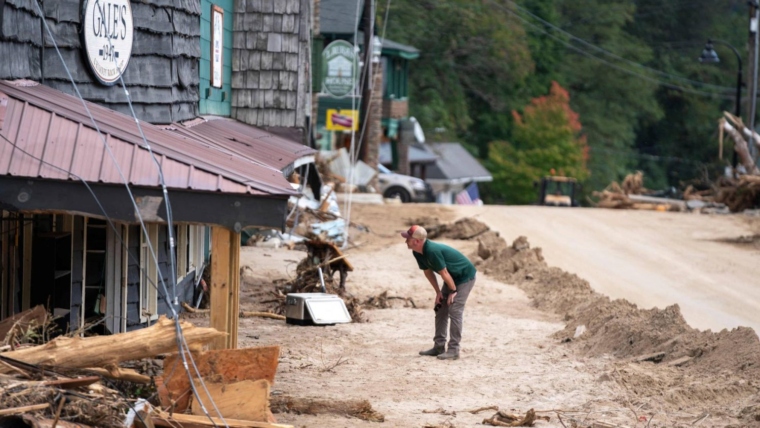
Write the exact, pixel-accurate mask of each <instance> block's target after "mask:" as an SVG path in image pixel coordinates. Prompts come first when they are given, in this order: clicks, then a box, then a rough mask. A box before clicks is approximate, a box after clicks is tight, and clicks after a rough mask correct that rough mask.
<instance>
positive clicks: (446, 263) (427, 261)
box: [412, 239, 477, 285]
mask: <svg viewBox="0 0 760 428" xmlns="http://www.w3.org/2000/svg"><path fill="white" fill-rule="evenodd" d="M412 254H414V258H415V259H417V265H418V266H419V267H420V269H422V270H427V269H431V270H432V271H433V272H440V271H441V270H443V268H446V269H447V270H448V271H449V274H450V275H451V278H452V279H453V280H454V284H455V285H459V284H464V283H465V282H467V281H469V280H471V279H473V278H475V272H477V271H476V270H475V266H474V265H473V264H472V263H471V262H470V260H469V259H468V258H467V257H465V256H464V254H462V253H460V252H459V251H457V250H455V249H453V248H451V247H449V246H448V245H444V244H439V243H438V242H433V241H431V240H429V239H428V240H426V241H425V244H424V245H423V246H422V254H420V253H418V252H416V251H412Z"/></svg>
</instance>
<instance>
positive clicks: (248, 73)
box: [232, 0, 310, 129]
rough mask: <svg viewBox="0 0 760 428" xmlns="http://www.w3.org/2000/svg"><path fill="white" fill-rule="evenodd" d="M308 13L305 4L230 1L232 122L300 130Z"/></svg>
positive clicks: (285, 0) (302, 0)
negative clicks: (231, 29) (233, 17)
mask: <svg viewBox="0 0 760 428" xmlns="http://www.w3.org/2000/svg"><path fill="white" fill-rule="evenodd" d="M309 14H310V11H309V0H236V1H235V20H234V28H233V42H232V92H233V94H232V117H233V118H235V119H237V120H240V121H242V122H246V123H248V124H251V125H254V126H265V127H269V126H271V127H295V128H301V129H303V128H304V126H305V102H306V100H307V98H306V97H307V91H308V89H309V86H308V85H309V82H308V75H309V74H308V72H307V71H305V70H308V67H309V31H310V29H309V21H308V19H309ZM299 69H300V70H301V72H300V73H299Z"/></svg>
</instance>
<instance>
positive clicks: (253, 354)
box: [159, 346, 280, 412]
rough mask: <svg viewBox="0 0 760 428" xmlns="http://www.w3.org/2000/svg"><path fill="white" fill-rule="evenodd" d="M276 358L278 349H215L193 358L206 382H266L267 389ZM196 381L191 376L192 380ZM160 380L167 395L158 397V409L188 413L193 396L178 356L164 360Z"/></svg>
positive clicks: (278, 352) (275, 370) (170, 356)
mask: <svg viewBox="0 0 760 428" xmlns="http://www.w3.org/2000/svg"><path fill="white" fill-rule="evenodd" d="M279 357H280V347H279V346H263V347H258V348H246V349H218V350H213V351H206V352H201V353H194V354H193V360H194V361H195V364H196V366H197V367H198V371H199V372H200V374H201V377H202V378H203V379H205V380H207V381H211V382H219V383H232V382H239V381H242V380H259V379H266V380H267V381H268V382H269V384H270V385H271V384H274V376H275V373H276V372H277V364H278V361H279ZM191 367H192V366H191ZM195 377H196V376H195V374H194V373H193V378H195ZM163 378H164V382H163V383H164V384H165V386H166V391H167V392H166V393H165V394H159V398H160V400H161V406H163V407H168V406H170V405H172V402H174V403H173V404H174V409H175V411H177V412H182V411H184V410H185V409H187V407H188V405H189V398H190V395H191V394H192V392H191V391H190V380H189V379H188V377H187V373H186V372H185V369H184V368H183V366H182V359H181V358H180V356H179V354H172V355H169V356H167V357H166V358H165V359H164V373H163Z"/></svg>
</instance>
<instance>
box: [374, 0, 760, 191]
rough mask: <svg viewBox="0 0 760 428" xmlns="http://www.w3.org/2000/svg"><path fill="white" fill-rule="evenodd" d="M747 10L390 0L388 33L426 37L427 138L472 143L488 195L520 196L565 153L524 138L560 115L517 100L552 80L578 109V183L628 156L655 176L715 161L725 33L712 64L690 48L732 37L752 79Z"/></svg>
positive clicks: (729, 101) (633, 165) (413, 86)
mask: <svg viewBox="0 0 760 428" xmlns="http://www.w3.org/2000/svg"><path fill="white" fill-rule="evenodd" d="M381 3H382V2H381ZM381 6H382V4H381ZM748 10H749V9H748V6H747V2H746V1H740V0H725V1H720V2H716V1H713V0H693V1H685V0H475V1H473V0H420V1H413V0H393V2H391V10H390V14H389V20H388V27H387V28H388V33H387V36H388V37H389V38H390V39H393V40H396V41H399V42H402V43H406V44H410V45H412V46H415V47H417V48H418V49H420V51H421V57H420V58H419V59H417V60H415V61H413V62H412V63H411V64H410V73H411V74H410V112H411V115H414V116H415V117H417V119H418V120H419V121H420V123H421V124H422V126H423V128H425V129H426V131H428V132H427V134H428V136H429V137H430V139H431V140H437V141H460V142H462V143H464V144H465V145H466V146H468V147H475V148H476V149H477V150H476V151H477V153H478V154H479V156H480V158H481V159H483V162H484V163H485V164H486V166H487V167H488V168H489V170H490V171H491V172H492V173H493V175H494V180H495V181H494V183H493V184H491V185H489V186H484V189H483V195H484V199H485V200H487V201H488V200H490V201H507V202H510V203H526V202H530V201H532V200H533V199H532V196H531V198H529V197H528V196H529V195H532V194H533V193H534V191H533V189H532V180H534V179H535V178H537V177H539V176H541V175H543V174H545V173H546V172H547V171H546V168H548V167H551V166H550V164H551V163H556V162H557V161H558V159H556V158H557V157H562V156H566V155H567V154H566V152H565V151H563V150H562V147H563V146H562V145H559V146H557V147H552V148H550V147H543V146H541V147H536V146H534V145H532V142H535V141H540V140H543V139H547V138H548V139H549V140H552V139H554V138H557V137H558V136H557V135H554V134H552V132H555V131H556V129H555V128H556V122H554V121H555V120H556V118H555V117H552V116H551V115H548V116H542V115H537V116H536V117H534V118H531V119H530V120H529V118H528V114H527V109H526V113H525V114H524V115H523V116H521V117H522V120H523V123H522V124H520V123H519V122H518V121H517V120H516V117H515V116H513V115H512V114H511V112H512V111H513V110H515V109H521V108H522V107H523V106H525V105H526V104H528V103H529V102H530V100H532V99H534V98H536V97H539V96H540V95H542V94H544V93H545V91H546V88H547V87H548V86H549V85H550V83H551V82H553V81H556V82H558V83H559V84H560V85H561V86H562V87H564V88H566V89H567V91H568V92H569V94H570V107H572V111H574V112H577V114H578V116H579V121H580V122H582V123H583V134H584V135H585V137H586V139H587V140H586V141H587V144H588V159H587V162H586V163H585V165H584V168H581V169H580V170H577V171H575V170H574V171H573V172H572V173H571V172H567V171H566V174H567V175H576V176H577V178H579V179H583V177H586V178H585V182H584V183H583V185H584V186H583V188H584V189H585V190H586V191H593V190H601V189H603V188H604V187H606V186H607V185H608V184H609V183H610V182H612V181H619V180H621V179H622V178H623V177H624V176H625V175H626V174H629V173H631V172H632V171H635V170H642V171H644V172H645V174H646V175H645V178H646V182H645V185H646V186H647V187H649V188H653V189H661V188H664V187H666V186H676V187H683V185H684V184H685V183H687V182H690V181H692V180H695V179H701V178H703V177H705V176H712V177H714V176H715V175H716V174H718V173H720V172H721V170H722V167H723V166H724V165H726V164H727V163H730V159H731V158H732V153H731V151H730V150H731V146H730V145H728V147H727V148H726V149H725V150H724V157H723V160H719V159H718V147H717V129H716V128H717V126H716V120H717V119H718V118H719V117H720V115H721V112H722V111H724V110H727V111H731V112H733V111H734V109H735V107H734V105H735V96H734V88H735V87H736V72H737V67H738V63H737V60H736V57H735V55H734V54H733V52H731V50H730V49H728V48H726V47H725V46H723V45H720V44H716V45H715V49H716V51H717V52H718V54H719V55H720V58H721V62H720V63H719V64H710V65H707V64H700V63H699V62H698V61H697V58H698V57H699V54H700V52H701V50H702V48H703V46H704V43H705V41H706V40H707V39H708V38H712V39H719V40H723V41H727V42H728V43H730V44H732V45H733V46H735V47H736V48H737V49H738V51H739V53H740V55H742V56H743V59H744V70H745V73H744V76H745V77H744V81H745V82H747V81H748V80H749V77H748V73H747V72H746V71H747V69H748V62H749V61H748V60H749V58H748V56H747V50H746V45H747V43H746V41H747V37H748V32H747V28H748V24H749V22H748ZM384 12H385V11H384V10H380V11H379V14H378V16H381V17H382V16H384ZM555 27H556V28H555ZM747 98H749V97H746V94H745V104H744V105H743V107H742V113H743V117H744V118H745V122H749V120H748V119H747V112H748V111H749V106H748V101H747V100H746V99H747ZM759 110H760V109H759ZM531 121H535V123H533V122H531ZM756 122H757V121H756ZM538 123H543V125H539V124H538ZM436 128H438V129H441V128H445V132H444V133H442V134H434V133H433V132H430V131H431V130H433V129H436ZM544 128H547V129H544ZM558 140H559V141H563V140H562V139H561V138H559V139H558ZM553 150H557V152H554V151H553ZM576 161H577V159H570V160H568V163H569V164H573V165H574V164H576ZM560 167H563V166H560V165H559V164H557V165H556V166H555V168H560ZM565 167H566V166H565ZM529 185H530V186H529Z"/></svg>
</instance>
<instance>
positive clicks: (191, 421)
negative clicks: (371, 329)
mask: <svg viewBox="0 0 760 428" xmlns="http://www.w3.org/2000/svg"><path fill="white" fill-rule="evenodd" d="M38 312H39V310H38V309H37V308H34V309H31V310H29V311H26V312H24V313H21V314H18V315H17V316H16V317H14V319H15V320H16V322H15V325H16V327H18V325H20V324H21V323H20V320H29V319H33V318H34V317H36V316H38V315H39V313H38ZM28 326H29V328H38V327H35V326H34V325H33V323H29V324H28ZM177 327H179V328H180V329H181V331H182V336H183V338H184V341H185V342H186V343H187V347H188V349H190V350H191V352H192V354H190V353H186V354H185V355H184V357H183V358H180V357H179V355H178V354H173V355H171V353H172V352H176V346H177V336H176V332H177ZM11 332H12V330H8V333H6V334H7V337H10V335H11V334H10V333H11ZM222 335H223V333H221V332H219V331H217V330H215V329H213V328H200V327H195V326H193V325H192V324H190V323H187V322H185V321H180V324H179V326H177V325H175V322H174V321H172V320H169V319H166V318H164V317H161V318H159V319H158V321H157V322H156V323H155V324H154V325H152V326H150V327H147V328H144V329H140V330H136V331H132V332H128V333H121V334H116V335H110V336H92V337H79V336H77V337H65V336H59V337H57V338H55V339H53V340H52V341H50V342H47V343H46V344H43V345H29V344H22V345H20V346H15V347H14V348H15V349H14V350H12V351H7V352H3V353H0V425H1V426H10V425H7V424H11V423H13V424H14V425H12V426H31V427H52V426H58V427H64V428H66V427H82V428H87V427H106V428H107V427H128V428H132V427H135V428H143V427H154V426H160V427H182V426H186V427H189V426H192V427H211V426H220V425H225V422H226V425H227V426H230V427H259V428H286V427H290V426H289V425H282V424H277V423H275V421H274V416H273V415H272V412H271V411H270V408H269V385H271V383H272V382H273V381H274V373H275V371H276V367H277V358H278V355H279V347H264V348H248V349H244V350H221V351H206V352H203V351H202V350H201V347H202V346H203V345H204V344H205V343H208V342H210V341H212V340H214V339H216V338H218V337H220V336H222ZM165 354H170V355H169V356H168V357H166V359H165V360H164V364H163V366H164V367H163V371H162V372H161V371H160V370H159V371H157V373H152V374H151V375H147V374H144V373H138V372H135V371H133V370H130V369H127V368H124V367H119V366H118V364H120V363H123V364H129V363H130V362H131V363H132V364H134V362H135V361H146V360H151V361H154V360H155V359H156V358H159V357H160V356H161V355H165ZM191 356H192V359H193V364H192V366H194V367H196V368H197V370H198V373H199V375H200V376H201V377H200V378H199V377H198V376H197V375H196V376H195V377H193V378H192V379H193V380H192V382H194V385H195V387H194V388H193V389H195V390H196V391H200V390H203V391H208V395H205V394H206V393H205V392H204V393H199V395H198V396H199V397H200V401H201V402H203V403H204V406H200V405H199V404H197V403H195V402H194V401H195V400H193V398H192V397H193V396H194V394H192V393H191V392H190V389H191V388H190V386H189V385H190V380H189V379H190V377H188V375H187V373H186V371H185V368H184V367H186V366H187V365H185V364H184V363H181V364H178V363H179V362H181V361H182V360H183V359H186V360H187V359H190V358H191ZM140 365H141V364H136V365H135V366H140ZM149 365H150V364H149ZM142 366H145V365H142ZM200 379H205V381H204V382H203V383H201V380H200ZM138 391H142V393H138ZM146 392H147V393H150V394H149V395H148V394H146ZM139 395H142V396H143V397H145V396H147V400H145V399H144V398H138V396H139ZM209 398H212V399H213V401H214V406H211V405H210V401H209ZM243 403H244V404H245V405H241V404H243ZM204 408H207V409H214V410H209V412H211V414H207V413H206V411H205V410H203V409H204ZM215 410H218V411H219V413H218V414H217V413H215ZM183 412H190V413H192V414H183ZM218 415H221V416H222V417H224V418H225V422H222V420H221V419H220V418H218V417H216V416H218ZM210 416H214V417H210ZM291 428H292V427H291Z"/></svg>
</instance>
